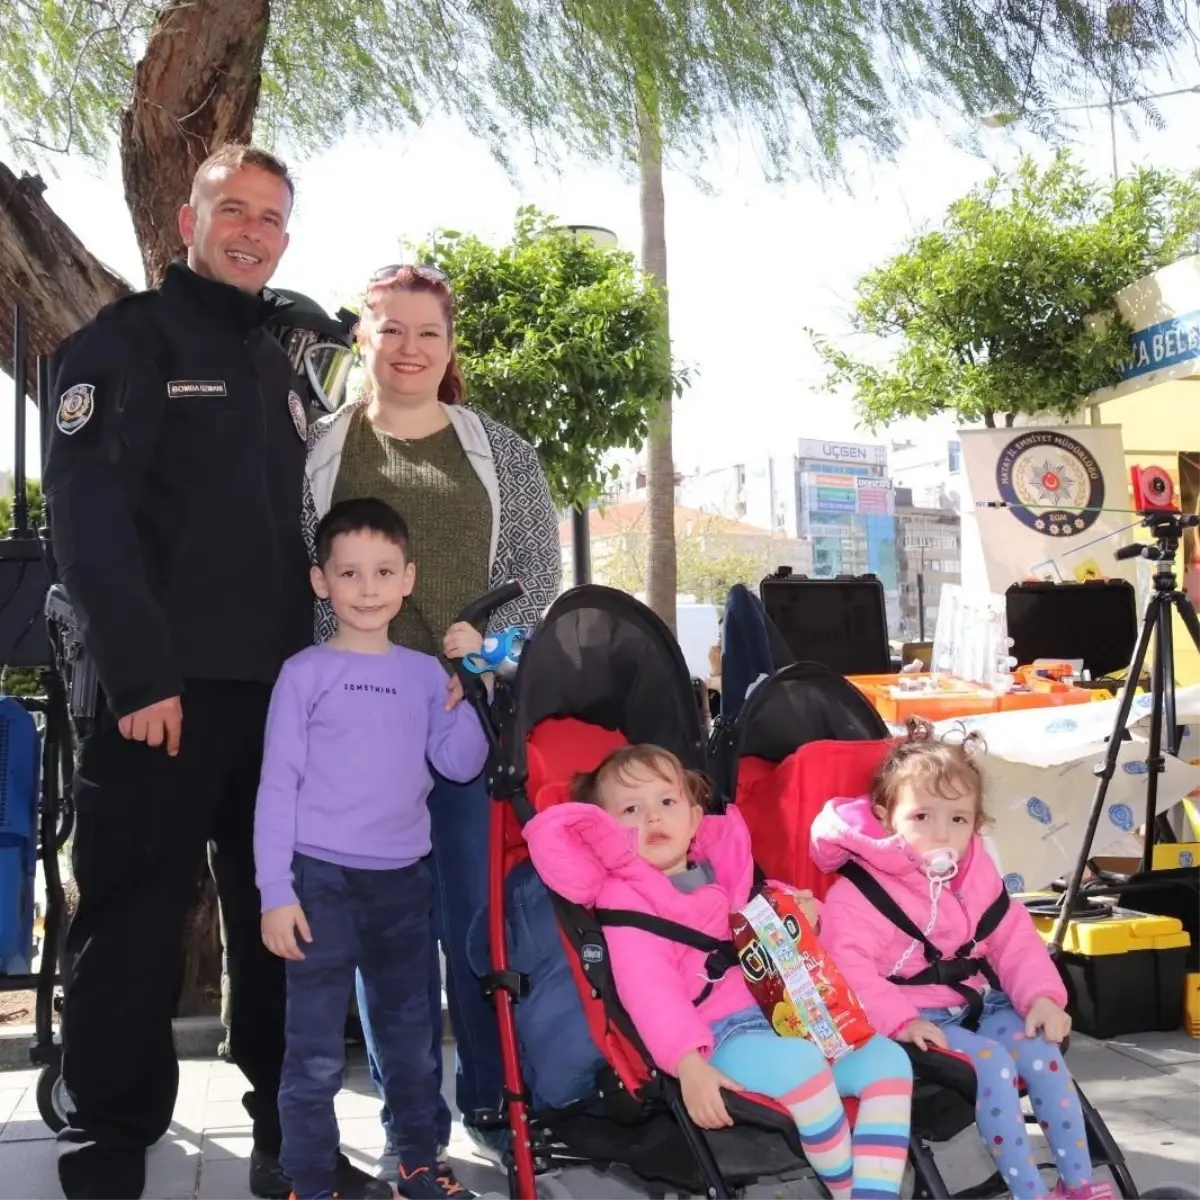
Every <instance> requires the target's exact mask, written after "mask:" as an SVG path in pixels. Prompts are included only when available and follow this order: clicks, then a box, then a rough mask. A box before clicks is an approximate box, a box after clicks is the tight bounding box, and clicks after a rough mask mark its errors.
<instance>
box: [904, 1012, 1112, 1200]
mask: <svg viewBox="0 0 1200 1200" xmlns="http://www.w3.org/2000/svg"><path fill="white" fill-rule="evenodd" d="M922 1015H926V1014H922ZM1024 1024H1025V1023H1024V1021H1022V1020H1021V1018H1020V1017H1019V1016H1017V1014H1016V1013H1015V1012H1014V1011H1013V1010H1012V1009H1011V1008H1006V1009H1001V1010H1000V1011H998V1012H989V1013H987V1015H986V1016H984V1018H983V1019H982V1020H981V1021H980V1022H979V1032H978V1033H971V1032H969V1031H968V1030H966V1029H963V1028H962V1027H961V1026H959V1025H950V1024H946V1025H942V1032H943V1033H945V1035H946V1041H947V1042H949V1043H950V1048H951V1049H952V1050H957V1051H958V1052H959V1053H961V1054H967V1055H970V1058H971V1061H972V1063H973V1064H974V1066H975V1074H976V1077H977V1078H978V1080H979V1091H978V1095H977V1099H976V1104H975V1120H976V1124H977V1125H978V1127H979V1133H980V1136H981V1137H982V1138H983V1141H984V1144H985V1145H986V1146H987V1148H988V1149H989V1150H990V1151H991V1154H992V1157H993V1158H994V1159H995V1160H996V1167H997V1169H998V1170H999V1171H1000V1173H1001V1174H1002V1175H1003V1176H1004V1180H1005V1182H1006V1183H1007V1184H1008V1188H1009V1191H1010V1192H1011V1193H1012V1194H1013V1196H1014V1197H1016V1198H1017V1200H1035V1198H1036V1197H1039V1196H1044V1195H1045V1194H1046V1185H1045V1183H1043V1181H1042V1177H1041V1175H1040V1174H1039V1172H1038V1169H1037V1158H1036V1157H1035V1155H1034V1152H1033V1147H1032V1146H1031V1145H1030V1142H1029V1138H1028V1136H1027V1134H1026V1129H1025V1118H1024V1117H1023V1115H1022V1113H1021V1094H1020V1091H1019V1090H1018V1087H1017V1077H1018V1075H1019V1076H1020V1078H1021V1080H1022V1081H1023V1082H1024V1084H1025V1089H1026V1091H1027V1092H1028V1093H1029V1098H1030V1100H1031V1101H1032V1103H1033V1111H1034V1115H1035V1116H1036V1117H1037V1119H1038V1121H1039V1122H1040V1124H1041V1126H1042V1130H1043V1131H1044V1132H1045V1135H1046V1140H1047V1141H1048V1142H1049V1143H1050V1148H1051V1150H1053V1151H1054V1161H1055V1162H1056V1163H1057V1164H1058V1174H1059V1178H1060V1179H1061V1180H1062V1181H1063V1183H1065V1184H1066V1185H1067V1187H1068V1188H1077V1187H1079V1186H1080V1185H1081V1184H1084V1183H1090V1182H1091V1180H1092V1156H1091V1154H1090V1152H1089V1151H1088V1143H1087V1131H1086V1130H1085V1129H1084V1125H1083V1110H1082V1109H1081V1108H1080V1107H1079V1097H1078V1095H1077V1094H1076V1092H1075V1084H1074V1082H1073V1081H1072V1079H1071V1076H1070V1074H1069V1072H1068V1071H1067V1068H1066V1065H1065V1063H1064V1062H1063V1057H1062V1054H1061V1053H1060V1051H1059V1049H1058V1047H1057V1046H1056V1045H1054V1044H1053V1043H1050V1042H1047V1041H1045V1040H1044V1039H1043V1038H1042V1037H1041V1036H1038V1037H1036V1038H1027V1037H1026V1036H1025V1029H1024Z"/></svg>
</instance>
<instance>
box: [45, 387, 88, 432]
mask: <svg viewBox="0 0 1200 1200" xmlns="http://www.w3.org/2000/svg"><path fill="white" fill-rule="evenodd" d="M95 395H96V389H95V387H93V386H92V384H90V383H77V384H75V385H74V386H73V387H69V388H67V390H66V391H65V392H63V394H62V395H61V396H60V397H59V399H58V412H57V413H56V414H55V417H54V423H55V425H57V426H58V428H59V430H60V432H62V433H66V434H72V433H78V432H79V431H80V430H81V429H82V428H83V427H84V426H85V425H86V424H87V423H88V422H89V421H90V420H91V419H92V414H93V413H94V412H95V411H96V401H95Z"/></svg>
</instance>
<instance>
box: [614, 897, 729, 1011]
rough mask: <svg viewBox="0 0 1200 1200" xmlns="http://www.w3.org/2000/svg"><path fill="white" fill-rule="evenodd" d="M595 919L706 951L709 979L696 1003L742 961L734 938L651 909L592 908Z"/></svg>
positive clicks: (695, 999) (706, 997)
mask: <svg viewBox="0 0 1200 1200" xmlns="http://www.w3.org/2000/svg"><path fill="white" fill-rule="evenodd" d="M592 912H593V915H594V916H595V918H596V920H597V921H598V922H599V923H600V924H601V925H602V926H603V925H614V926H615V925H623V926H625V927H626V928H629V929H641V930H643V931H644V932H646V933H652V934H654V936H655V937H661V938H666V939H667V940H668V941H672V942H681V943H682V944H683V945H685V946H690V947H691V948H692V949H693V950H699V951H700V952H701V953H702V954H707V955H708V958H707V959H706V960H705V963H704V973H705V975H706V976H707V977H708V982H707V983H706V984H705V985H704V987H703V988H702V989H701V991H700V994H699V995H698V996H696V997H695V998H694V999H693V1000H692V1003H693V1004H703V1003H704V1001H705V1000H707V999H708V997H709V996H710V995H711V994H712V990H713V984H715V983H716V982H717V981H718V980H720V979H721V978H722V976H723V975H724V974H725V972H726V971H728V970H729V969H730V968H731V967H736V966H738V965H739V963H738V956H737V950H736V949H735V948H734V945H733V941H732V940H731V939H726V940H724V941H723V940H722V939H720V938H715V937H710V936H709V935H708V934H707V933H701V932H700V931H699V930H698V929H693V928H692V927H691V926H690V925H681V924H679V922H678V921H668V920H667V918H666V917H656V916H654V915H653V914H651V913H644V912H638V911H637V909H633V908H596V909H593V910H592Z"/></svg>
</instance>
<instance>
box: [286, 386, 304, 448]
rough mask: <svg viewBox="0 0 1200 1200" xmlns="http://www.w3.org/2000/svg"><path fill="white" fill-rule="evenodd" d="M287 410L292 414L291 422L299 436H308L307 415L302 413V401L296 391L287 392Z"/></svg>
mask: <svg viewBox="0 0 1200 1200" xmlns="http://www.w3.org/2000/svg"><path fill="white" fill-rule="evenodd" d="M288 412H290V413H291V414H292V424H293V425H295V427H296V432H297V433H298V434H299V435H300V436H301V438H306V437H308V417H306V416H305V415H304V401H303V400H301V399H300V397H299V395H298V394H297V393H296V392H288Z"/></svg>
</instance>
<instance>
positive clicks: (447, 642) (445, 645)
mask: <svg viewBox="0 0 1200 1200" xmlns="http://www.w3.org/2000/svg"><path fill="white" fill-rule="evenodd" d="M482 649H483V634H481V633H480V632H479V630H478V629H476V628H475V626H474V625H468V624H467V623H466V621H455V623H454V624H453V625H451V626H450V628H449V629H447V630H446V636H445V637H444V638H442V653H443V654H444V655H445V656H446V657H447V658H466V657H467V655H468V654H478V653H479V652H480V650H482Z"/></svg>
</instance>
